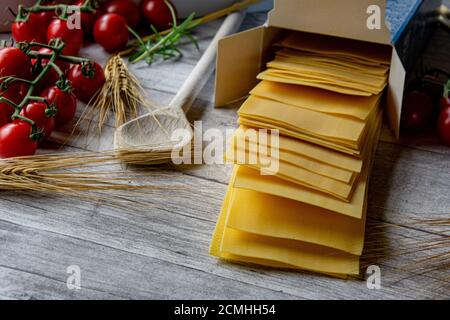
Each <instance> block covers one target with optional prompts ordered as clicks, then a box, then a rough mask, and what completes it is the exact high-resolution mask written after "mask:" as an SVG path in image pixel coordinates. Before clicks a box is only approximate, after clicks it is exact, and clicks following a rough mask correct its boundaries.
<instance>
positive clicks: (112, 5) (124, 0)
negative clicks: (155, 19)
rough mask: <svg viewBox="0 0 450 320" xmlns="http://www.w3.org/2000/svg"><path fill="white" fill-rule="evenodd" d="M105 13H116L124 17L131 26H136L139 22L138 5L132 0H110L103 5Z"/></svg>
mask: <svg viewBox="0 0 450 320" xmlns="http://www.w3.org/2000/svg"><path fill="white" fill-rule="evenodd" d="M103 11H104V12H105V13H116V14H118V15H119V16H121V17H122V18H124V19H125V21H126V22H127V24H128V25H129V26H130V27H131V28H136V27H137V26H138V25H139V23H140V22H141V12H140V11H139V7H138V6H137V5H136V4H135V3H134V2H133V1H132V0H112V1H108V2H107V3H105V5H104V6H103Z"/></svg>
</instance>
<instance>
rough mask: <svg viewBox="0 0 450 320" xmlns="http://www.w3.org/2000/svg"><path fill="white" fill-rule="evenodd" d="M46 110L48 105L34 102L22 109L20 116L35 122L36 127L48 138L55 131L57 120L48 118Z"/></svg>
mask: <svg viewBox="0 0 450 320" xmlns="http://www.w3.org/2000/svg"><path fill="white" fill-rule="evenodd" d="M46 110H47V105H46V104H45V103H43V102H32V103H29V104H28V105H26V106H25V107H24V108H23V109H22V111H21V112H20V115H21V116H24V117H26V118H28V119H30V120H33V121H34V122H35V124H36V127H37V128H38V129H40V130H42V131H43V132H44V135H45V138H48V137H50V135H51V134H52V132H53V130H54V129H55V119H54V118H53V117H52V116H47V115H46ZM15 121H16V122H17V121H21V120H15Z"/></svg>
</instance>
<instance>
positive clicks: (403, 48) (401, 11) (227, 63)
mask: <svg viewBox="0 0 450 320" xmlns="http://www.w3.org/2000/svg"><path fill="white" fill-rule="evenodd" d="M441 4H442V0H387V1H386V0H339V1H336V0H320V1H317V0H275V6H274V9H273V10H272V11H271V12H270V13H269V17H268V21H267V23H266V24H265V25H264V26H261V27H257V28H255V29H251V30H248V31H245V32H242V33H239V34H236V35H233V36H230V37H227V38H224V39H222V40H221V41H220V43H219V51H218V56H217V72H216V94H215V105H216V106H223V105H227V104H230V103H233V102H235V101H237V100H240V99H242V98H243V97H245V96H247V95H248V93H249V91H250V90H251V89H252V88H253V87H254V86H255V85H256V84H257V83H258V80H257V79H256V76H257V75H258V73H259V72H260V71H262V70H264V69H265V65H266V63H267V62H268V61H270V60H271V59H272V58H273V56H274V49H273V47H272V45H273V44H274V43H275V42H276V41H277V40H278V39H280V38H281V37H282V36H283V35H284V34H286V32H289V31H290V30H294V31H301V32H308V33H315V34H324V35H329V36H334V37H341V38H349V39H354V40H360V41H367V42H370V43H373V45H374V46H389V47H391V48H392V60H391V71H390V75H389V86H388V89H387V99H386V109H387V118H388V121H389V125H390V127H391V129H392V130H393V132H394V134H395V135H396V137H399V134H400V118H401V107H402V101H403V95H404V92H405V87H406V85H407V82H408V79H407V74H408V73H409V72H410V71H411V70H412V69H413V68H414V65H415V63H416V61H417V59H418V58H419V56H420V54H421V52H422V50H423V49H424V47H425V45H426V42H427V40H428V39H429V37H430V34H431V32H432V31H433V29H434V27H435V25H436V24H437V18H438V8H439V7H440V6H441ZM374 5H375V6H376V7H374ZM374 8H375V9H374ZM377 9H379V18H380V22H381V23H380V24H379V28H375V29H373V28H372V27H371V28H369V27H368V20H369V19H370V21H371V22H373V21H374V20H373V17H375V18H376V16H374V14H376V10H377ZM373 10H375V11H373ZM370 25H371V26H372V24H370ZM377 27H378V26H377Z"/></svg>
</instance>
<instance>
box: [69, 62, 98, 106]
mask: <svg viewBox="0 0 450 320" xmlns="http://www.w3.org/2000/svg"><path fill="white" fill-rule="evenodd" d="M93 67H94V68H95V73H94V74H93V76H92V77H88V76H86V75H84V74H83V70H82V66H81V65H78V64H77V65H74V66H73V67H72V68H71V69H70V71H69V74H68V76H67V79H68V80H69V81H70V82H71V83H72V87H73V88H74V93H75V95H76V96H77V98H78V99H80V100H81V101H84V102H86V103H87V102H89V101H90V100H91V99H92V98H93V97H94V96H95V94H96V93H97V92H98V91H99V90H100V89H101V88H102V87H103V85H104V84H105V73H104V71H103V68H102V67H101V66H100V65H99V64H98V63H95V62H93Z"/></svg>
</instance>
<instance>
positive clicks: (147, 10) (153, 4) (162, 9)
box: [142, 0, 176, 31]
mask: <svg viewBox="0 0 450 320" xmlns="http://www.w3.org/2000/svg"><path fill="white" fill-rule="evenodd" d="M170 4H172V3H170ZM172 7H173V8H174V10H175V6H173V5H172ZM142 12H143V13H144V17H145V20H147V22H148V23H149V24H151V25H153V26H154V27H155V28H156V29H158V30H159V31H163V30H167V29H170V28H171V27H172V23H173V18H172V13H171V11H170V8H169V6H167V4H166V3H165V2H164V0H144V1H143V2H142ZM175 15H176V12H175Z"/></svg>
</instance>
